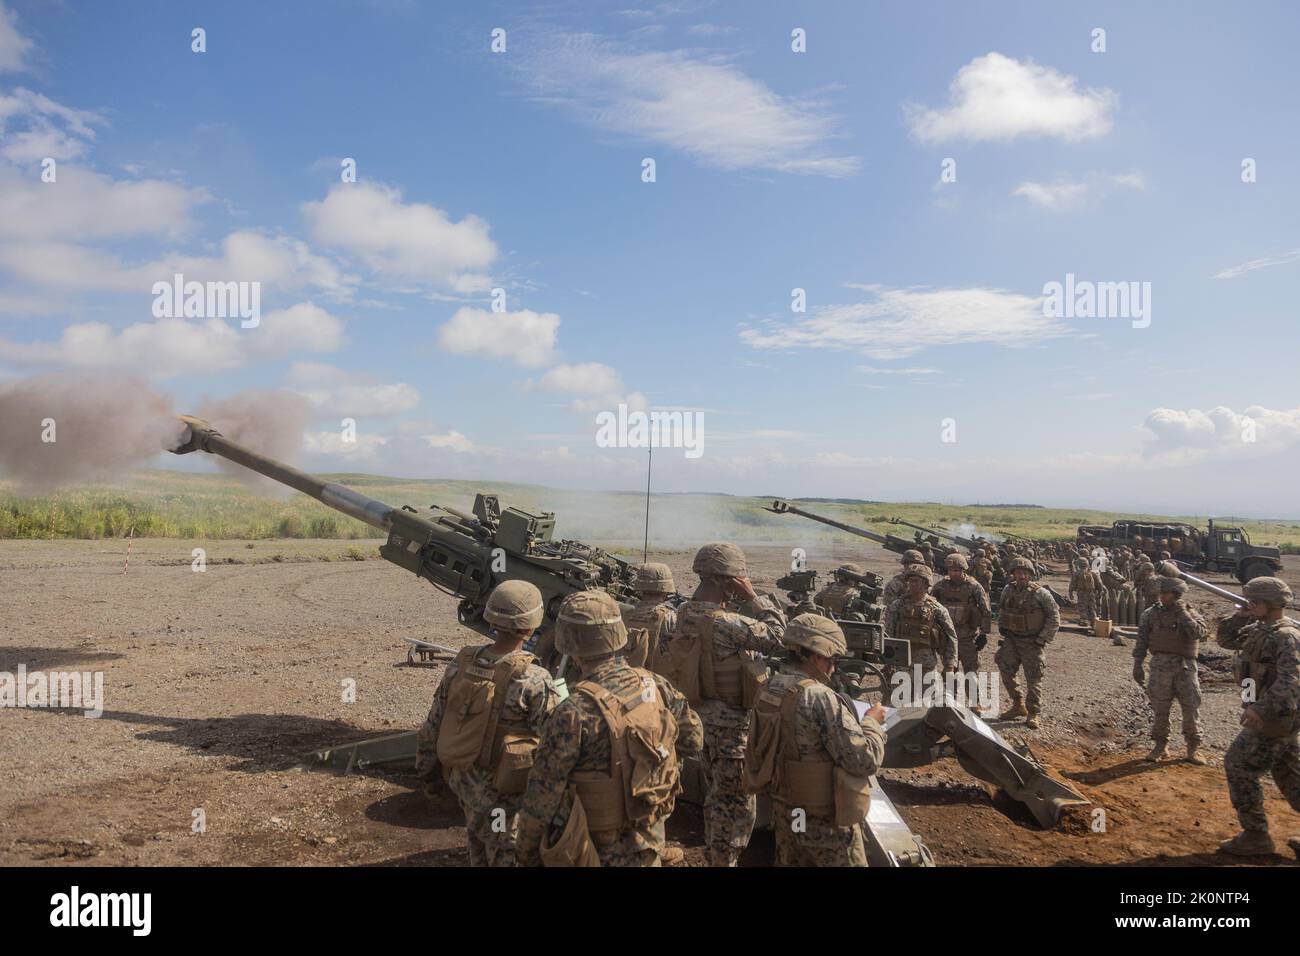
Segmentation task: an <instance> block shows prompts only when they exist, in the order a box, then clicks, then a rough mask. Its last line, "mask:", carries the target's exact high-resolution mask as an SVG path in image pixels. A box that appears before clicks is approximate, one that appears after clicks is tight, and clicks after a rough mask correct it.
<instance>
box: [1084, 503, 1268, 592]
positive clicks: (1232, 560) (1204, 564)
mask: <svg viewBox="0 0 1300 956" xmlns="http://www.w3.org/2000/svg"><path fill="white" fill-rule="evenodd" d="M1079 544H1082V545H1086V546H1088V547H1094V546H1096V547H1102V548H1122V547H1129V548H1132V549H1133V550H1134V551H1138V552H1141V553H1143V554H1146V555H1150V557H1151V559H1152V560H1153V561H1154V560H1157V559H1158V558H1159V557H1160V552H1161V551H1168V552H1169V554H1170V556H1171V557H1172V558H1173V560H1174V561H1175V562H1176V563H1177V564H1178V566H1179V567H1181V568H1186V569H1187V570H1190V571H1205V570H1214V571H1227V572H1229V573H1231V574H1232V575H1233V576H1234V577H1236V579H1237V580H1238V581H1240V582H1241V583H1242V584H1245V583H1246V582H1247V581H1249V580H1250V579H1251V578H1258V577H1262V576H1265V575H1272V574H1276V573H1277V572H1278V571H1280V570H1282V552H1281V551H1279V550H1278V549H1277V548H1272V547H1267V546H1264V545H1254V544H1251V543H1250V537H1249V536H1248V535H1247V534H1246V532H1245V531H1244V530H1243V529H1242V528H1237V527H1228V526H1225V525H1216V524H1215V523H1214V521H1213V520H1212V519H1211V521H1210V525H1209V531H1201V530H1200V529H1199V528H1195V527H1193V526H1192V525H1189V524H1178V523H1159V522H1148V521H1116V522H1115V523H1114V524H1113V525H1109V526H1108V525H1087V524H1085V525H1080V526H1079Z"/></svg>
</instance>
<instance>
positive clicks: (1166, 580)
mask: <svg viewBox="0 0 1300 956" xmlns="http://www.w3.org/2000/svg"><path fill="white" fill-rule="evenodd" d="M1160 590H1161V591H1173V592H1174V593H1175V594H1186V593H1187V582H1185V581H1184V580H1183V579H1182V578H1175V577H1171V576H1169V575H1165V576H1163V577H1161V578H1160Z"/></svg>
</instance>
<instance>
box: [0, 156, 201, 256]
mask: <svg viewBox="0 0 1300 956" xmlns="http://www.w3.org/2000/svg"><path fill="white" fill-rule="evenodd" d="M58 177H59V178H58V181H57V182H55V183H43V182H41V181H40V180H39V179H38V178H37V177H34V176H32V175H30V174H25V173H21V172H19V171H18V170H17V169H13V168H8V167H4V166H0V239H21V240H24V241H29V240H46V241H48V240H58V239H67V240H76V241H84V240H89V239H104V238H119V237H125V236H141V235H175V234H177V233H179V232H180V231H181V230H183V229H185V228H186V227H187V226H188V225H189V217H190V210H191V209H192V208H193V207H194V206H195V205H197V204H199V203H201V202H205V201H206V200H207V194H206V193H205V192H203V191H202V190H199V189H188V188H186V187H184V186H180V185H177V184H176V183H169V182H164V181H162V180H157V179H144V180H118V181H115V180H112V179H109V178H108V177H107V176H103V175H101V174H99V173H96V172H93V171H91V170H89V169H84V168H82V167H78V166H70V165H68V164H66V163H65V164H61V165H60V166H59V170H58Z"/></svg>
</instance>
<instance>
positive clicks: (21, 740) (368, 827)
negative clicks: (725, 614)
mask: <svg viewBox="0 0 1300 956" xmlns="http://www.w3.org/2000/svg"><path fill="white" fill-rule="evenodd" d="M194 547H204V548H206V550H207V561H208V569H207V571H205V572H204V573H202V574H198V573H195V572H193V571H192V570H191V560H192V558H191V549H192V548H194ZM376 547H377V542H374V541H369V542H364V541H363V542H346V541H344V542H340V541H291V542H280V541H277V542H265V541H259V542H242V541H202V542H186V541H176V540H148V539H137V540H136V541H134V542H133V544H132V546H131V549H132V550H131V560H130V567H129V570H128V572H127V573H126V574H123V573H122V569H123V564H124V558H125V550H126V548H125V542H121V541H4V542H0V574H3V577H4V581H5V585H6V587H5V592H6V593H5V597H6V600H5V603H4V611H3V620H2V621H0V623H3V628H2V629H0V671H9V672H14V671H16V670H17V668H18V666H19V665H20V664H22V665H25V667H26V668H27V669H28V670H29V671H33V670H37V669H46V670H72V669H76V670H80V671H100V672H102V673H103V675H104V692H105V702H104V714H103V716H102V717H100V718H99V719H95V720H89V719H86V718H84V717H83V716H82V715H81V713H80V711H59V710H50V709H13V708H4V709H0V760H2V761H3V762H4V766H5V767H6V769H7V770H8V772H7V773H6V774H5V775H4V776H3V778H0V864H5V863H8V864H21V863H32V862H41V863H89V864H169V863H180V864H201V865H220V864H226V865H229V864H277V863H287V864H392V865H446V864H457V863H463V862H464V852H463V844H464V834H463V829H461V826H462V824H461V821H460V815H459V811H458V810H457V808H456V807H455V806H454V804H449V803H448V802H446V801H443V802H441V803H439V804H437V805H435V806H434V807H432V808H430V806H429V805H428V803H427V802H426V801H425V799H424V797H423V796H422V795H421V794H419V793H418V792H416V791H415V789H414V785H413V781H412V780H410V779H409V778H407V777H404V776H402V775H398V774H394V775H387V774H383V773H373V774H368V775H354V776H349V777H339V776H333V775H329V774H324V773H313V772H302V771H300V770H298V769H296V764H297V760H298V757H299V756H300V755H301V754H303V753H305V752H307V751H309V750H312V749H315V748H318V747H322V746H326V745H328V744H332V743H338V742H341V741H347V740H352V739H359V738H362V737H366V736H372V735H377V734H383V733H394V732H398V731H402V730H407V729H411V728H414V727H415V726H417V725H418V724H419V722H420V721H421V720H422V719H423V716H424V713H425V711H426V710H427V708H428V702H429V699H430V697H431V695H432V691H433V688H434V686H435V685H436V683H437V681H438V679H439V676H440V673H441V671H440V669H437V668H427V667H407V666H404V662H405V644H404V643H403V642H402V638H403V637H407V636H411V637H422V638H425V639H430V640H434V641H437V642H439V643H443V644H447V645H450V646H460V645H461V644H463V643H465V642H466V641H468V640H477V639H478V638H477V636H476V635H473V634H471V633H469V632H467V631H465V630H464V629H462V628H460V627H459V626H458V625H456V623H455V601H454V600H453V599H452V598H450V597H448V596H446V595H444V594H442V593H440V592H438V591H436V590H435V589H433V588H431V587H429V586H427V585H425V584H423V583H422V582H420V581H418V580H416V579H415V578H414V577H413V576H412V575H410V574H409V573H407V572H405V571H402V570H401V569H399V568H396V567H394V566H392V565H389V564H388V563H387V562H384V561H382V560H379V559H378V558H377V557H375V549H376ZM350 549H351V550H352V551H353V554H354V555H357V554H360V555H363V556H364V555H371V556H372V557H371V558H370V559H369V560H351V559H350V558H349V556H348V555H349V551H350ZM747 550H748V551H749V553H750V557H751V565H752V567H753V568H754V572H753V576H754V579H755V582H756V584H757V585H758V586H759V587H760V589H771V588H772V587H773V582H774V581H775V579H776V578H777V577H778V576H780V574H781V573H783V572H784V570H785V568H786V567H788V564H789V551H788V549H787V548H777V547H761V546H750V547H748V549H747ZM809 552H810V553H809V555H808V559H809V562H810V564H811V566H812V567H815V568H818V569H823V570H829V569H830V568H833V567H834V566H835V565H836V564H838V563H840V562H842V561H845V560H856V561H858V562H859V563H863V562H864V558H865V563H866V565H867V566H868V567H869V568H871V569H873V570H877V571H881V572H889V571H890V570H891V569H892V568H894V567H895V566H896V560H897V559H896V557H895V556H894V555H891V554H888V553H887V552H883V551H879V550H878V549H876V548H874V546H873V547H871V548H869V549H848V548H845V549H839V550H834V551H826V550H821V551H818V550H816V549H809ZM654 557H657V558H659V559H661V560H666V561H668V563H669V564H670V565H671V566H672V567H673V569H674V572H675V573H676V574H677V576H678V583H679V585H680V586H681V587H682V588H683V589H685V588H686V587H688V586H689V584H690V582H691V580H692V578H691V575H690V574H689V567H690V559H691V555H690V553H688V552H685V551H676V552H669V553H667V554H663V555H654ZM1288 561H1289V562H1293V561H1294V559H1288ZM1295 571H1296V566H1295V565H1294V564H1289V566H1288V570H1287V574H1288V575H1289V576H1291V577H1292V579H1293V580H1296V579H1297V577H1296V575H1295ZM1193 602H1194V603H1195V604H1196V605H1197V606H1198V607H1200V608H1202V610H1204V611H1208V612H1209V614H1208V616H1209V617H1210V618H1211V621H1213V619H1214V617H1215V616H1216V615H1220V614H1223V613H1227V611H1228V610H1229V608H1228V606H1227V605H1225V604H1221V603H1216V602H1215V600H1214V599H1209V600H1207V601H1202V600H1200V597H1199V595H1195V596H1194V597H1193ZM1066 619H1067V621H1069V620H1072V616H1071V614H1070V613H1069V612H1067V615H1066ZM1212 656H1213V655H1211V654H1207V655H1206V658H1207V660H1206V662H1205V666H1204V667H1203V670H1202V680H1203V683H1204V689H1205V706H1204V708H1203V720H1204V723H1205V725H1206V728H1207V743H1208V746H1209V750H1210V752H1211V756H1212V757H1213V758H1214V762H1215V763H1217V762H1218V757H1219V754H1220V753H1221V751H1222V749H1223V748H1224V747H1225V746H1226V745H1227V743H1228V742H1229V741H1230V740H1231V739H1232V736H1233V734H1234V732H1235V731H1234V728H1235V713H1236V710H1237V705H1236V700H1235V696H1234V693H1233V689H1232V686H1231V684H1230V683H1229V682H1228V681H1227V680H1226V679H1225V678H1224V677H1223V676H1222V674H1221V671H1220V669H1219V667H1218V665H1217V664H1216V663H1215V662H1214V661H1213V660H1211V659H1210V658H1211V657H1212ZM983 663H984V664H985V666H991V663H992V648H986V649H985V651H984V655H983ZM1131 667H1132V662H1131V656H1130V650H1129V649H1127V648H1119V647H1114V646H1112V645H1111V644H1110V643H1109V642H1106V641H1101V640H1099V639H1096V638H1090V637H1085V636H1083V635H1081V634H1079V633H1074V632H1072V631H1071V630H1070V629H1068V628H1067V629H1066V630H1064V631H1063V632H1062V633H1061V634H1060V635H1059V636H1058V638H1057V640H1056V642H1055V643H1054V644H1053V645H1052V646H1051V649H1050V653H1049V671H1048V678H1047V686H1046V701H1047V712H1046V721H1045V723H1044V726H1043V728H1042V729H1041V730H1039V731H1037V732H1033V733H1031V732H1026V731H1025V730H1024V729H1023V725H1018V724H1012V725H1008V726H1005V727H999V728H998V729H999V730H1000V731H1001V732H1002V733H1003V735H1004V736H1005V737H1007V738H1008V739H1009V740H1012V741H1017V740H1025V741H1027V742H1028V743H1029V744H1030V746H1031V747H1032V748H1033V750H1034V753H1035V754H1037V755H1038V756H1039V758H1040V759H1042V760H1043V761H1044V762H1046V763H1048V764H1049V765H1050V766H1052V767H1054V768H1055V769H1056V770H1058V771H1059V772H1060V773H1061V774H1062V775H1063V776H1064V777H1065V778H1066V779H1068V780H1070V781H1071V782H1072V784H1073V785H1074V786H1076V787H1077V788H1079V789H1080V790H1081V791H1083V792H1085V795H1087V796H1089V797H1090V798H1091V799H1093V800H1094V802H1095V803H1096V804H1097V805H1101V806H1105V807H1107V808H1108V809H1109V810H1111V811H1113V813H1112V814H1111V819H1112V821H1113V826H1112V829H1111V831H1110V832H1109V833H1107V834H1103V835H1096V834H1092V835H1086V836H1080V834H1079V833H1078V832H1076V830H1072V829H1071V828H1070V827H1068V826H1067V827H1061V828H1058V830H1056V831H1039V830H1038V829H1037V827H1035V826H1034V825H1033V823H1032V821H1030V820H1027V819H1026V815H1025V814H1024V812H1023V810H1022V809H1021V808H1019V807H1018V806H1017V805H1014V804H1011V805H1008V801H1006V800H1005V799H1004V798H1001V797H999V796H998V795H997V794H995V793H991V792H990V788H987V787H985V786H983V785H982V784H978V783H976V782H975V781H973V780H972V778H970V777H969V776H968V775H966V774H965V773H964V772H963V771H962V770H961V769H960V767H958V765H957V764H956V762H955V760H952V759H944V760H941V761H940V762H939V763H937V764H935V765H934V766H933V767H928V768H922V769H920V770H914V771H886V772H885V773H884V774H883V775H882V779H884V780H885V785H886V789H887V790H889V792H890V794H891V796H892V797H893V799H894V800H895V802H896V804H897V805H898V806H899V809H900V811H901V812H902V813H903V815H904V817H905V818H906V819H907V821H908V823H909V824H910V825H912V827H913V829H914V830H916V831H917V832H918V833H921V834H923V835H924V837H925V839H926V840H927V842H928V844H929V845H930V846H931V848H932V849H933V850H934V851H935V853H936V856H937V857H938V858H939V860H940V861H941V862H946V863H954V864H972V865H984V864H1002V863H1028V864H1048V863H1053V862H1060V861H1075V862H1086V863H1115V862H1158V863H1178V862H1219V863H1221V862H1223V860H1221V859H1219V858H1216V857H1209V856H1205V854H1207V853H1208V852H1209V851H1210V850H1212V847H1213V841H1214V840H1217V839H1222V838H1223V837H1226V836H1228V835H1231V832H1232V817H1231V810H1230V808H1228V807H1227V802H1226V792H1225V789H1224V786H1223V780H1222V770H1221V769H1219V768H1218V767H1206V768H1195V767H1191V766H1189V765H1186V764H1181V763H1175V762H1172V761H1171V762H1168V763H1166V764H1163V765H1161V766H1160V767H1152V766H1151V765H1146V764H1141V763H1140V762H1139V761H1137V759H1136V758H1137V757H1138V756H1140V753H1141V752H1145V749H1146V748H1147V747H1148V746H1149V742H1148V740H1147V738H1146V730H1147V726H1148V722H1149V709H1148V708H1147V705H1146V703H1145V698H1144V697H1143V695H1142V693H1141V691H1140V690H1139V689H1138V688H1137V687H1136V686H1135V685H1134V684H1133V682H1132V679H1131V676H1130V671H1131ZM350 682H355V683H354V686H355V690H356V697H355V701H348V700H345V699H344V693H343V691H344V689H345V687H347V686H352V684H351V683H350ZM1176 721H1177V717H1175V733H1177V723H1176ZM1177 742H1178V741H1177V738H1176V737H1175V744H1177ZM1269 792H1270V794H1271V800H1270V807H1269V809H1270V813H1271V814H1273V815H1274V817H1275V819H1278V820H1279V823H1280V825H1281V826H1284V827H1286V826H1289V827H1293V828H1294V827H1296V815H1295V814H1293V813H1291V812H1290V811H1289V810H1287V809H1285V806H1284V804H1282V803H1281V802H1280V800H1278V799H1277V794H1276V791H1275V790H1273V789H1272V785H1271V784H1270V785H1269ZM1171 806H1173V807H1175V808H1176V809H1177V810H1178V812H1177V813H1176V814H1173V815H1171V814H1170V813H1169V812H1168V810H1169V808H1170V807H1171ZM1189 807H1191V808H1194V809H1195V812H1194V813H1190V812H1189V811H1188V808H1189ZM199 811H201V812H199ZM1171 819H1172V820H1173V821H1174V822H1173V823H1170V822H1169V821H1170V820H1171ZM200 822H201V823H202V824H203V826H201V827H200V826H199V823H200ZM698 823H699V821H698V815H697V814H696V813H695V811H694V810H693V809H692V808H689V807H682V808H681V809H680V810H679V812H678V813H677V814H676V815H675V816H674V818H673V820H672V822H671V826H670V833H671V835H672V836H673V838H674V839H676V840H678V841H680V843H681V844H682V845H683V846H684V847H685V848H686V851H687V860H686V862H687V864H698V863H699V862H700V852H699V842H700V839H699V825H698ZM1280 832H1285V831H1280ZM768 857H770V840H768V839H767V838H766V837H763V836H759V837H756V839H755V843H754V846H753V847H752V848H751V853H750V859H751V860H752V861H753V862H758V863H762V862H766V859H767V858H768ZM1260 862H1263V861H1260ZM1271 862H1273V863H1281V862H1283V861H1282V859H1281V858H1273V859H1272V861H1271Z"/></svg>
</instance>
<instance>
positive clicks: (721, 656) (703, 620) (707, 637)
mask: <svg viewBox="0 0 1300 956" xmlns="http://www.w3.org/2000/svg"><path fill="white" fill-rule="evenodd" d="M692 569H693V570H694V571H695V573H696V574H698V575H699V576H700V585H699V587H698V588H697V589H696V591H695V594H694V595H693V596H692V598H691V600H689V601H687V602H686V603H685V604H683V605H682V606H681V607H680V608H678V609H677V630H676V633H675V634H674V635H673V637H672V639H671V640H670V641H669V642H668V647H667V653H666V654H664V655H661V656H660V670H661V671H662V672H663V673H665V674H667V675H669V677H670V678H671V680H672V682H673V685H674V686H675V687H676V688H677V689H678V690H680V691H681V692H682V693H683V694H685V695H686V698H687V700H689V701H690V702H691V706H693V707H695V708H696V710H697V711H698V712H699V715H700V719H701V720H702V721H703V722H704V750H703V753H702V755H701V760H700V765H701V766H700V769H701V771H702V774H703V778H704V781H703V782H704V806H703V808H702V811H703V816H704V844H705V847H704V848H705V855H706V857H707V859H708V862H709V865H710V866H735V865H736V863H737V862H738V861H739V860H740V854H741V853H743V852H744V850H745V847H746V846H748V845H749V837H750V835H751V834H752V833H753V830H754V820H755V816H756V813H757V804H756V803H755V800H754V796H753V794H749V793H746V792H745V785H744V769H745V739H746V736H747V734H748V732H749V709H750V707H752V706H753V703H754V699H755V698H756V697H757V696H758V690H759V688H761V687H762V686H763V684H764V683H765V682H766V681H767V664H766V663H765V662H764V660H763V658H762V656H761V655H763V654H769V655H770V654H777V653H779V652H780V651H781V634H782V632H783V631H784V630H785V616H784V614H782V612H781V609H780V607H779V606H778V605H777V604H776V602H775V601H774V600H772V599H771V598H770V597H768V596H766V595H762V596H760V595H758V594H757V593H755V591H754V588H753V585H751V584H750V583H749V577H748V575H749V570H748V565H747V564H746V561H745V553H744V552H743V551H741V550H740V548H738V547H736V546H735V545H734V544H726V543H716V544H706V545H705V546H704V547H702V548H700V550H699V551H698V552H697V553H696V555H695V561H694V563H693V564H692Z"/></svg>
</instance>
